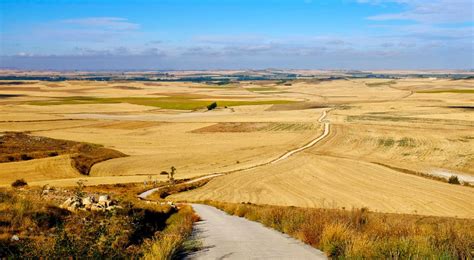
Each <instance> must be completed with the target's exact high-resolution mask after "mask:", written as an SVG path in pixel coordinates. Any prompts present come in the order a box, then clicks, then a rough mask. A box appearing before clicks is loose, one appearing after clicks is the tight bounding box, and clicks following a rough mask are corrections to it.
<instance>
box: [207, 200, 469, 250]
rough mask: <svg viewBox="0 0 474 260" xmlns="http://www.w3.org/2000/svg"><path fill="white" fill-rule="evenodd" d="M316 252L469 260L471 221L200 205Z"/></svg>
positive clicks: (246, 206)
mask: <svg viewBox="0 0 474 260" xmlns="http://www.w3.org/2000/svg"><path fill="white" fill-rule="evenodd" d="M206 203H207V204H210V205H212V206H215V207H217V208H220V209H222V210H224V211H226V212H227V213H229V214H232V215H237V216H240V217H245V218H248V219H250V220H253V221H258V222H261V223H262V224H264V225H265V226H268V227H271V228H274V229H276V230H278V231H281V232H284V233H287V234H289V235H290V236H293V237H295V238H297V239H300V240H302V241H303V242H305V243H307V244H309V245H311V246H313V247H316V248H318V249H321V250H322V251H324V252H325V253H326V254H327V255H328V256H330V257H333V258H350V259H364V258H369V259H420V258H430V259H439V258H445V259H446V258H447V259H469V258H472V257H473V253H474V220H467V219H456V218H439V217H425V216H417V215H399V214H381V213H374V212H369V211H368V210H367V209H364V208H362V209H353V210H350V211H347V210H328V209H306V208H296V207H276V206H267V205H253V204H231V203H222V202H211V201H206Z"/></svg>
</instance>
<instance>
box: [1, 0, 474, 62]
mask: <svg viewBox="0 0 474 260" xmlns="http://www.w3.org/2000/svg"><path fill="white" fill-rule="evenodd" d="M0 5H1V6H0V7H1V9H0V29H1V33H0V37H1V38H0V40H1V42H0V59H1V60H0V67H3V68H20V69H55V70H142V69H162V70H163V69H262V68H289V69H291V68H295V69H296V68H298V69H304V68H308V69H473V65H474V61H473V60H474V56H473V55H474V54H473V28H474V27H473V25H474V19H473V13H474V3H473V0H431V1H425V0H411V1H409V0H327V1H322V0H293V1H290V0H240V1H237V0H220V1H218V0H201V1H197V0H163V1H158V0H157V1H151V0H148V1H145V0H142V1H121V0H114V1H107V0H101V1H77V0H76V1H75V0H68V1H67V0H62V1H59V0H58V1H46V0H43V1H35V0H28V1H26V0H0Z"/></svg>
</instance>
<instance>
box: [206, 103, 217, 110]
mask: <svg viewBox="0 0 474 260" xmlns="http://www.w3.org/2000/svg"><path fill="white" fill-rule="evenodd" d="M216 107H217V103H216V102H212V104H210V105H208V106H207V110H213V109H214V108H216Z"/></svg>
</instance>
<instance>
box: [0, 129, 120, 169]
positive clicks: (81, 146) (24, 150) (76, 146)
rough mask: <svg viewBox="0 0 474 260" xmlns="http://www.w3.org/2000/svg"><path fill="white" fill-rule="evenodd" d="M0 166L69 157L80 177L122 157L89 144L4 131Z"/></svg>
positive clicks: (116, 152)
mask: <svg viewBox="0 0 474 260" xmlns="http://www.w3.org/2000/svg"><path fill="white" fill-rule="evenodd" d="M0 151H2V152H1V154H0V163H3V162H16V161H28V160H33V159H41V158H47V157H55V156H59V155H66V154H67V155H70V156H71V159H72V162H73V166H74V167H75V168H76V169H77V170H78V171H79V172H80V173H81V174H84V175H89V171H90V169H91V167H92V166H93V165H94V164H96V163H98V162H102V161H106V160H109V159H113V158H118V157H124V156H126V155H125V154H123V153H121V152H119V151H116V150H113V149H108V148H104V147H101V146H100V145H96V144H90V143H80V142H74V141H69V140H59V139H53V138H48V137H43V136H33V135H28V134H26V133H22V132H7V133H5V134H4V135H3V136H0Z"/></svg>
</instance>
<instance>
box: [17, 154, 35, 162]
mask: <svg viewBox="0 0 474 260" xmlns="http://www.w3.org/2000/svg"><path fill="white" fill-rule="evenodd" d="M20 158H21V160H23V161H28V160H31V159H33V157H31V156H29V155H28V154H22V155H21V156H20Z"/></svg>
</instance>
